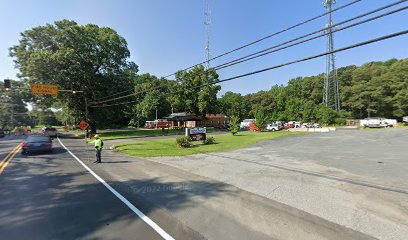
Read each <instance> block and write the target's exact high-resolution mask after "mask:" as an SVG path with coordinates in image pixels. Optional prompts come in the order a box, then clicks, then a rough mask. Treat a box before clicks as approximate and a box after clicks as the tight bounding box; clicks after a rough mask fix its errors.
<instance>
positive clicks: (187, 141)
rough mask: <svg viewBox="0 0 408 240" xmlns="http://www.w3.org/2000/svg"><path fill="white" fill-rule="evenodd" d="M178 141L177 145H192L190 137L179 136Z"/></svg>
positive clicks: (185, 146)
mask: <svg viewBox="0 0 408 240" xmlns="http://www.w3.org/2000/svg"><path fill="white" fill-rule="evenodd" d="M176 143H177V146H178V147H181V148H189V147H191V139H190V137H178V138H176Z"/></svg>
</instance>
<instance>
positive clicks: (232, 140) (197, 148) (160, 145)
mask: <svg viewBox="0 0 408 240" xmlns="http://www.w3.org/2000/svg"><path fill="white" fill-rule="evenodd" d="M299 134H305V133H303V132H287V131H279V132H241V133H239V134H238V135H237V136H232V135H231V134H222V135H214V137H215V141H216V143H215V144H211V145H204V144H203V143H202V142H201V141H200V142H193V146H192V147H191V148H178V147H177V145H176V140H175V139H174V138H173V139H162V140H146V141H138V142H128V143H122V144H118V145H117V146H115V149H117V150H119V151H121V152H124V153H126V154H129V155H132V156H139V157H160V156H185V155H191V154H198V153H207V152H219V151H225V150H230V149H235V148H242V147H246V146H249V145H251V144H254V143H256V142H259V141H262V140H268V139H274V138H278V137H283V136H288V135H299Z"/></svg>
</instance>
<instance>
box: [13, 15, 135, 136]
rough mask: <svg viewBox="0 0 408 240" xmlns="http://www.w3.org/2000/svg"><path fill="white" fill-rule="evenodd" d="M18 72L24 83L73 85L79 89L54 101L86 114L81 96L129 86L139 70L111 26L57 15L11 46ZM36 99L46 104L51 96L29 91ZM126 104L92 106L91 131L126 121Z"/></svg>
mask: <svg viewBox="0 0 408 240" xmlns="http://www.w3.org/2000/svg"><path fill="white" fill-rule="evenodd" d="M10 56H11V57H13V58H14V59H15V64H16V67H17V68H18V69H19V70H20V73H21V74H20V77H21V78H23V79H24V80H25V81H27V82H28V83H47V84H56V85H58V87H59V88H60V89H71V88H72V87H74V86H76V87H78V88H79V89H80V90H82V91H84V93H83V94H76V95H74V94H59V96H58V101H60V102H61V103H62V105H64V106H65V107H67V108H68V109H70V110H72V113H74V114H75V115H76V116H80V117H81V118H84V116H85V106H84V105H85V100H84V98H85V97H86V98H87V99H88V100H89V102H94V101H96V100H97V99H99V98H102V97H105V96H109V95H112V94H115V93H117V92H121V91H125V90H128V89H129V88H128V86H129V85H130V84H131V82H132V78H133V77H134V76H135V74H136V72H137V71H138V67H137V65H136V64H134V63H133V62H130V61H128V58H129V56H130V53H129V50H128V48H127V43H126V40H125V39H124V38H123V37H121V36H120V35H119V34H117V32H116V31H114V30H113V29H111V28H108V27H99V26H97V25H95V24H87V25H83V26H81V25H78V24H77V23H76V22H74V21H69V20H61V21H57V22H55V23H54V24H47V25H45V26H39V27H35V28H33V29H30V30H26V31H25V32H23V33H22V34H21V39H20V41H19V44H18V45H15V46H13V47H11V48H10ZM32 101H34V102H36V103H37V104H44V105H46V106H48V107H49V106H50V105H51V103H52V102H55V101H56V100H55V98H54V97H51V96H38V95H37V96H33V97H32ZM126 108H128V107H127V106H126V105H119V106H116V107H113V108H112V107H110V108H108V107H106V108H97V109H96V108H95V110H94V108H90V119H89V120H90V121H91V128H92V130H93V131H95V130H96V122H98V123H99V124H100V125H108V124H116V123H121V122H124V121H126V119H124V118H125V116H124V115H123V114H122V112H124V111H126Z"/></svg>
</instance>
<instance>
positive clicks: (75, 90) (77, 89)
mask: <svg viewBox="0 0 408 240" xmlns="http://www.w3.org/2000/svg"><path fill="white" fill-rule="evenodd" d="M78 91H79V87H78V84H77V83H76V82H73V83H72V94H76V93H77V92H78Z"/></svg>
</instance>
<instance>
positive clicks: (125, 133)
mask: <svg viewBox="0 0 408 240" xmlns="http://www.w3.org/2000/svg"><path fill="white" fill-rule="evenodd" d="M213 131H214V129H212V128H207V132H213ZM98 135H99V136H100V137H101V138H102V140H113V139H124V138H141V137H157V136H163V132H162V130H161V129H134V130H117V131H106V132H105V131H103V130H102V131H98ZM164 135H184V131H180V130H165V131H164ZM79 136H82V137H83V136H85V135H84V134H80V135H79Z"/></svg>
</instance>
